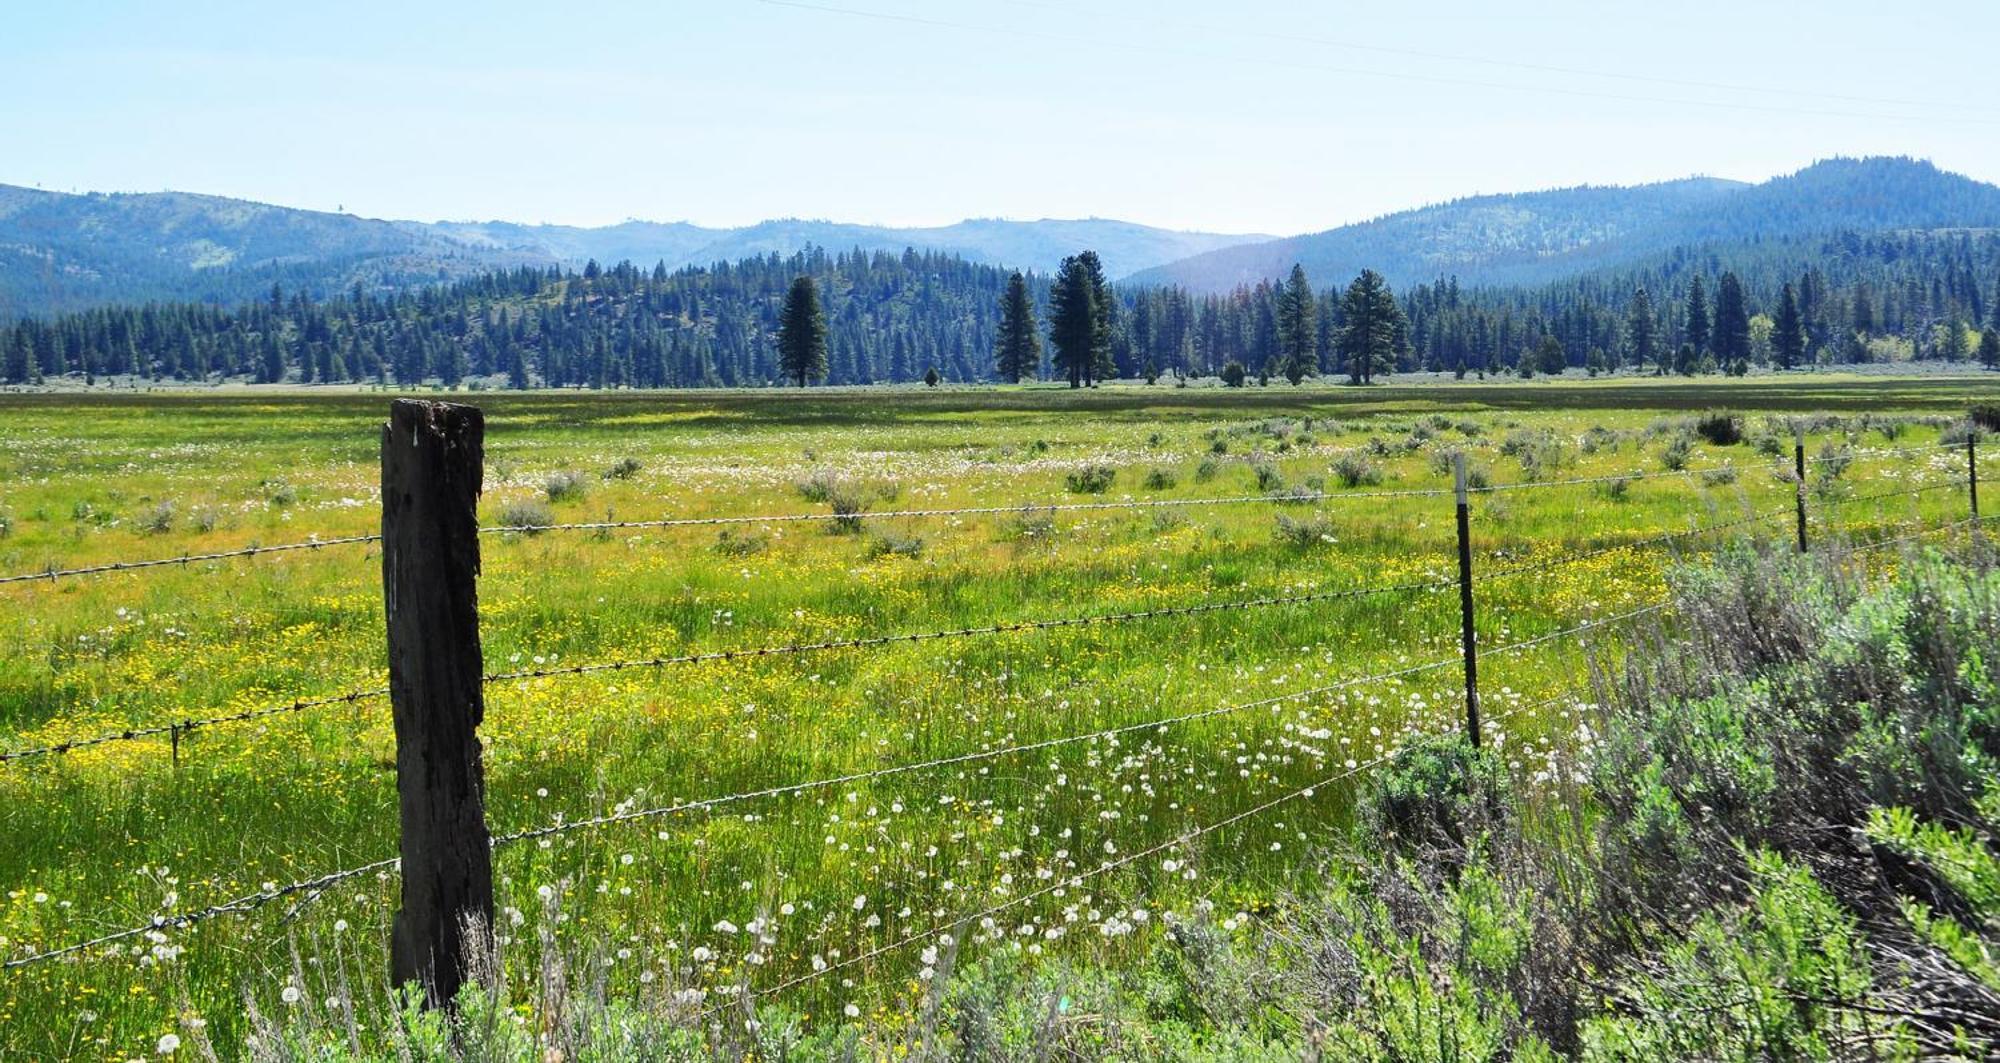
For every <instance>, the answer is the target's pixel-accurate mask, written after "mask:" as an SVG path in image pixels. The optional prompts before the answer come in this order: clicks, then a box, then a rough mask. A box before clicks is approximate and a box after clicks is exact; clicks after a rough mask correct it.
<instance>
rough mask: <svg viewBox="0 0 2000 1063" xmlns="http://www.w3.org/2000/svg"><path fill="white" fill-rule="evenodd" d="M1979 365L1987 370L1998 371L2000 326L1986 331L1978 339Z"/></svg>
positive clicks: (1999, 362) (1999, 367)
mask: <svg viewBox="0 0 2000 1063" xmlns="http://www.w3.org/2000/svg"><path fill="white" fill-rule="evenodd" d="M1979 364H1980V365H1983V366H1985V367H1986V368H1988V369H2000V325H1995V326H1993V327H1992V328H1989V329H1987V330H1986V332H1985V334H1984V335H1982V336H1980V337H1979Z"/></svg>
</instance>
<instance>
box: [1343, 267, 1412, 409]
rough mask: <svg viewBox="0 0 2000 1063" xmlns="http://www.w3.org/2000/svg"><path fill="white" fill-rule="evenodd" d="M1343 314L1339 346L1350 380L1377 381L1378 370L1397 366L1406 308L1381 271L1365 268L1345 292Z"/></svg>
mask: <svg viewBox="0 0 2000 1063" xmlns="http://www.w3.org/2000/svg"><path fill="white" fill-rule="evenodd" d="M1340 317H1341V321H1342V325H1341V329H1340V344H1339V347H1338V350H1339V352H1340V357H1341V360H1342V361H1343V362H1345V363H1346V365H1347V379H1348V381H1349V382H1350V383H1354V384H1370V383H1373V382H1374V381H1375V374H1376V373H1377V372H1386V371H1388V370H1390V369H1393V368H1394V367H1395V365H1396V344H1397V338H1398V337H1400V336H1402V335H1403V334H1404V332H1405V329H1406V323H1405V321H1404V319H1403V308H1402V307H1401V306H1400V305H1398V304H1397V302H1396V297H1395V296H1394V295H1392V294H1391V293H1390V291H1389V283H1388V282H1387V281H1385V280H1383V279H1382V275H1381V274H1380V273H1377V272H1375V271H1374V270H1372V269H1364V270H1362V271H1361V275H1360V276H1358V277H1356V278H1354V281H1353V283H1351V284H1349V285H1348V286H1347V292H1346V294H1344V295H1342V296H1341V300H1340Z"/></svg>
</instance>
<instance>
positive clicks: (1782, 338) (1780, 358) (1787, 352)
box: [1771, 283, 1806, 369]
mask: <svg viewBox="0 0 2000 1063" xmlns="http://www.w3.org/2000/svg"><path fill="white" fill-rule="evenodd" d="M1771 356H1772V357H1773V358H1775V359H1776V360H1777V362H1778V368H1780V369H1792V368H1795V367H1796V366H1798V365H1800V364H1801V363H1803V362H1804V361H1805V357H1806V328H1805V318H1804V316H1803V315H1801V314H1800V313H1799V300H1798V296H1797V295H1796V294H1795V293H1794V292H1793V291H1792V286H1791V284H1790V283H1787V284H1786V285H1785V291H1784V294H1782V295H1780V296H1778V316H1777V319H1776V320H1775V321H1773V322H1772V324H1771Z"/></svg>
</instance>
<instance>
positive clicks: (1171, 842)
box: [700, 689, 1576, 1019]
mask: <svg viewBox="0 0 2000 1063" xmlns="http://www.w3.org/2000/svg"><path fill="white" fill-rule="evenodd" d="M1575 694H1576V691H1575V690H1574V689H1570V690H1565V691H1563V692H1562V693H1560V694H1556V695H1554V696H1552V697H1549V698H1545V699H1542V700H1540V701H1536V702H1532V703H1529V704H1526V705H1518V706H1513V707H1510V708H1508V709H1505V710H1502V711H1500V712H1497V713H1494V714H1493V715H1491V716H1489V717H1488V718H1487V719H1488V720H1489V721H1490V722H1495V723H1497V722H1499V721H1500V720H1502V719H1505V718H1507V717H1509V716H1513V715H1515V714H1517V713H1521V712H1527V711H1531V710H1533V709H1537V708H1542V707H1544V706H1547V705H1552V704H1555V703H1556V702H1559V701H1561V700H1562V699H1564V698H1566V697H1572V696H1574V695H1575ZM1424 737H1425V738H1427V739H1437V738H1440V737H1444V736H1443V735H1440V734H1435V733H1434V734H1430V735H1426V736H1424ZM1412 744H1413V743H1404V744H1403V745H1400V746H1398V747H1397V748H1395V749H1392V750H1389V751H1388V752H1385V753H1382V754H1379V755H1377V756H1375V757H1371V758H1369V759H1368V760H1365V761H1361V762H1359V763H1357V764H1355V765H1354V766H1353V767H1351V768H1350V767H1342V768H1341V769H1340V770H1339V771H1336V772H1334V773H1332V774H1330V775H1327V776H1324V777H1322V778H1320V779H1318V780H1315V781H1314V782H1311V783H1308V784H1306V785H1305V786H1301V787H1298V788H1296V789H1293V790H1288V791H1286V792H1285V793H1282V794H1280V795H1278V796H1277V797H1273V798H1271V799H1269V800H1267V801H1263V802H1261V803H1259V804H1256V805H1253V806H1251V807H1250V808H1247V809H1243V810H1242V811H1239V812H1236V813H1233V814H1231V815H1228V816H1224V817H1223V818H1221V819H1219V820H1215V821H1213V822H1210V823H1205V824H1202V825H1201V826H1198V827H1195V828H1193V829H1192V830H1187V831H1183V832H1182V833H1180V834H1177V835H1175V836H1173V837H1171V838H1168V839H1167V840H1165V841H1163V842H1159V843H1156V844H1154V845H1150V846H1147V847H1146V848H1144V849H1140V850H1137V851H1134V852H1130V853H1126V854H1124V855H1123V856H1120V857H1118V858H1117V859H1114V860H1107V861H1105V862H1104V863H1102V864H1099V865H1097V866H1096V867H1094V868H1091V869H1089V870H1087V871H1080V872H1077V873H1076V874H1073V875H1066V876H1062V877H1059V878H1056V879H1054V880H1053V881H1051V882H1050V883H1049V884H1048V885H1046V886H1041V887H1038V888H1036V889H1033V890H1030V891H1028V892H1026V893H1022V894H1019V895H1016V896H1013V897H1009V898H1008V899H1006V900H1004V901H999V902H997V903H994V904H991V905H988V906H986V907H985V908H982V909H979V910H978V911H975V912H971V913H968V914H965V915H961V916H958V917H957V918H954V919H952V920H950V921H948V922H933V923H932V924H930V926H928V927H926V928H925V929H923V930H920V931H912V932H910V933H907V934H904V935H903V936H901V937H899V938H896V939H895V940H893V941H889V942H886V943H884V944H882V945H878V946H875V947H874V948H871V949H867V950H865V951H863V952H859V953H856V954H855V955H853V956H849V957H844V958H842V959H840V960H838V961H835V962H833V963H829V964H826V965H825V966H823V967H817V968H815V969H814V970H812V971H808V972H806V973H804V974H799V975H794V976H792V977H791V978H787V979H785V980H783V981H780V982H778V983H777V984H776V985H772V986H769V987H767V988H765V989H762V990H760V991H759V995H762V996H771V995H774V994H777V993H783V992H785V991H786V990H790V989H796V988H797V987H799V986H801V985H804V984H805V983H807V982H811V981H814V980H816V979H818V978H822V977H824V976H826V975H829V974H832V973H833V972H835V971H839V970H844V969H847V968H850V967H853V966H854V965H856V964H860V963H866V962H867V961H869V960H872V959H874V958H876V957H877V956H882V955H885V954H887V953H891V952H896V951H899V950H901V949H904V948H907V947H908V946H910V945H912V944H915V943H916V942H919V941H925V940H929V939H932V938H935V937H937V936H938V935H940V934H943V933H945V932H947V931H948V930H950V929H952V928H954V927H963V926H966V925H967V924H971V923H976V922H981V921H983V920H987V919H991V918H992V917H993V916H996V915H999V914H1000V913H1002V912H1005V911H1009V910H1011V909H1014V908H1019V907H1021V906H1023V905H1026V904H1029V903H1032V902H1034V901H1036V900H1039V899H1041V898H1042V897H1045V896H1048V895H1051V894H1054V893H1057V892H1058V891H1061V890H1069V889H1079V888H1081V887H1082V886H1083V884H1084V882H1085V881H1087V880H1089V879H1092V878H1096V877H1098V876H1100V875H1105V874H1109V873H1111V872H1113V871H1117V870H1119V869H1121V868H1125V867H1129V866H1131V865H1132V864H1135V863H1137V862H1139V861H1141V860H1145V859H1147V858H1149V857H1153V856H1157V855H1159V854H1160V853H1163V852H1166V851H1168V850H1170V849H1175V848H1179V847H1181V846H1184V845H1187V844H1189V843H1191V842H1194V841H1196V840H1198V839H1200V838H1202V837H1204V836H1206V835H1209V834H1213V833H1215V832H1216V831H1219V830H1223V829H1225V828H1227V827H1232V826H1234V825H1236V824H1238V823H1241V822H1243V821H1244V820H1247V819H1251V818H1253V817H1256V816H1260V815H1262V814H1264V813H1266V812H1269V811H1270V810H1272V809H1274V808H1277V807H1279V806H1281V805H1285V804H1289V803H1291V802H1293V801H1297V800H1301V799H1304V798H1310V797H1312V796H1314V795H1315V794H1316V793H1318V792H1319V791H1320V790H1322V789H1325V788H1327V787H1329V786H1333V785H1335V784H1337V783H1341V782H1345V781H1346V780H1348V779H1350V778H1353V777H1354V776H1356V775H1360V774H1362V773H1363V772H1368V771H1373V770H1374V769H1376V768H1378V767H1381V766H1382V765H1383V764H1386V763H1388V762H1389V761H1391V760H1394V759H1396V758H1397V757H1400V756H1402V755H1403V754H1404V753H1405V752H1407V751H1408V750H1409V749H1410V747H1411V745H1412ZM745 996H746V997H747V996H748V994H747V992H746V994H745ZM739 1003H740V1001H739V1000H732V1001H728V1002H725V1003H722V1004H717V1005H715V1006H713V1007H711V1008H708V1009H706V1010H704V1011H703V1012H702V1013H701V1015H700V1017H701V1018H703V1019H707V1018H712V1017H714V1016H716V1015H719V1014H721V1013H722V1012H724V1011H727V1010H729V1009H730V1008H731V1007H734V1006H738V1005H739Z"/></svg>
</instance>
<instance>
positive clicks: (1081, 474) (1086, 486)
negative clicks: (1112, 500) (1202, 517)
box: [1063, 465, 1118, 495]
mask: <svg viewBox="0 0 2000 1063" xmlns="http://www.w3.org/2000/svg"><path fill="white" fill-rule="evenodd" d="M1117 479H1118V470H1117V469H1114V468H1112V467H1111V466H1109V465H1085V466H1084V467H1083V468H1081V469H1072V470H1070V472H1069V474H1068V475H1066V476H1064V477H1063V485H1064V486H1066V487H1068V488H1069V491H1070V493H1071V494H1076V495H1101V494H1103V493H1104V492H1106V491H1109V490H1111V484H1112V482H1113V481H1115V480H1117Z"/></svg>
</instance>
